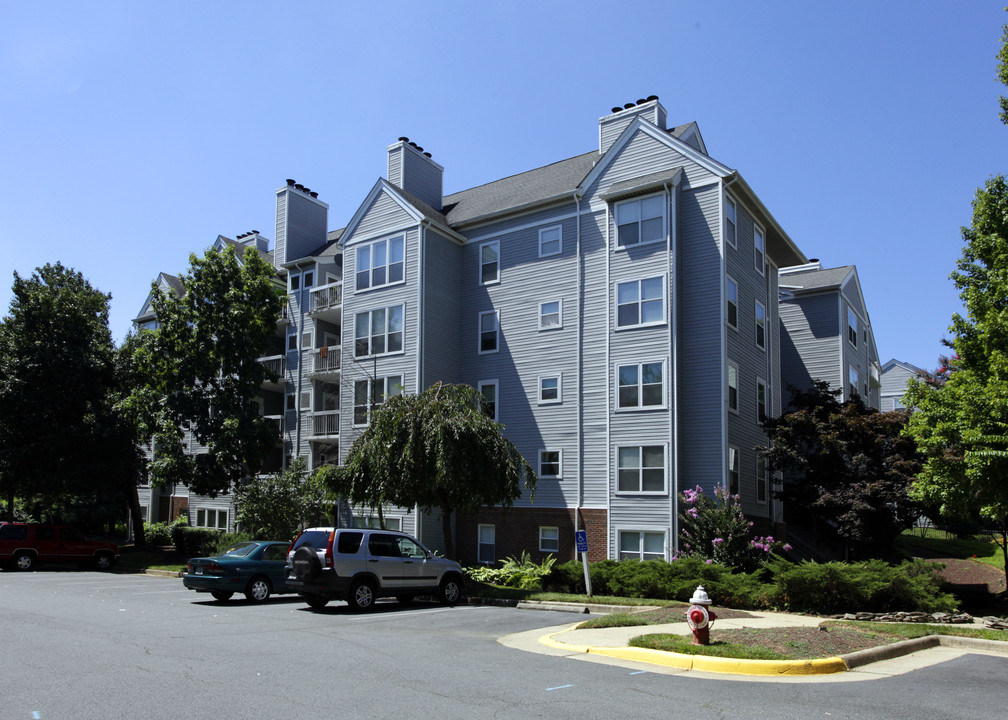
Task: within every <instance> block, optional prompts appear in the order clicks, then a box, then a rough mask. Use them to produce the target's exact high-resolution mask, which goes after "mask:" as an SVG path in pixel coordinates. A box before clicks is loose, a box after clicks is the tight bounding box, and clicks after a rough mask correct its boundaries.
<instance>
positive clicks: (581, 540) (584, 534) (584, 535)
mask: <svg viewBox="0 0 1008 720" xmlns="http://www.w3.org/2000/svg"><path fill="white" fill-rule="evenodd" d="M574 540H575V542H576V543H577V551H578V552H580V553H586V552H588V531H587V530H576V531H575V532H574Z"/></svg>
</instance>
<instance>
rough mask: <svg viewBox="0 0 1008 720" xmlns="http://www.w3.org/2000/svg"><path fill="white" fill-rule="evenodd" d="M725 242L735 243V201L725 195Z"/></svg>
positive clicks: (733, 245)
mask: <svg viewBox="0 0 1008 720" xmlns="http://www.w3.org/2000/svg"><path fill="white" fill-rule="evenodd" d="M724 207H725V242H726V243H728V244H729V245H731V246H732V247H736V245H735V201H734V200H732V199H731V197H729V196H728V195H725V206H724Z"/></svg>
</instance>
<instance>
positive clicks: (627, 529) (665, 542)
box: [613, 523, 669, 560]
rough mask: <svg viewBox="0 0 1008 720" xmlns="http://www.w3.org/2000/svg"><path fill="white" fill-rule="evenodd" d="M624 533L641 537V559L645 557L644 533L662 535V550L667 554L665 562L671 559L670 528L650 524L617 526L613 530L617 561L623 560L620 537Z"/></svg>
mask: <svg viewBox="0 0 1008 720" xmlns="http://www.w3.org/2000/svg"><path fill="white" fill-rule="evenodd" d="M623 533H637V534H638V535H639V536H640V540H641V543H640V552H639V555H640V558H639V559H643V557H644V537H643V535H644V533H649V534H654V535H661V536H662V550H663V552H664V553H665V557H664V558H662V559H663V560H668V558H669V529H668V527H662V526H660V525H653V524H650V523H637V524H635V525H616V526H615V527H614V528H613V539H614V540H615V548H614V549H615V553H614V557H615V559H616V560H622V558H621V557H620V535H622V534H623Z"/></svg>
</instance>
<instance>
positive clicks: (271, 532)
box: [234, 458, 328, 539]
mask: <svg viewBox="0 0 1008 720" xmlns="http://www.w3.org/2000/svg"><path fill="white" fill-rule="evenodd" d="M327 496H328V492H327V490H326V487H325V486H324V485H323V484H322V483H321V482H320V481H319V480H317V479H316V476H314V475H312V476H309V475H308V473H307V472H306V470H305V461H304V459H303V458H297V459H296V460H294V462H293V463H291V466H290V467H289V468H287V469H286V470H285V471H284V472H282V473H277V474H274V475H266V476H257V477H255V478H248V479H246V480H243V481H241V482H240V483H239V484H238V485H237V486H236V487H235V493H234V501H235V506H236V508H237V515H236V517H235V519H236V521H237V522H238V524H239V525H240V526H241V528H242V530H243V531H245V532H249V533H252V534H253V535H256V536H259V537H264V538H275V539H288V538H293V537H294V534H295V533H296V532H297V530H298V529H299V528H302V527H304V526H305V525H307V524H308V523H311V522H314V521H315V520H316V519H317V518H318V517H319V516H321V515H324V514H325V513H326V510H327V509H328V503H327Z"/></svg>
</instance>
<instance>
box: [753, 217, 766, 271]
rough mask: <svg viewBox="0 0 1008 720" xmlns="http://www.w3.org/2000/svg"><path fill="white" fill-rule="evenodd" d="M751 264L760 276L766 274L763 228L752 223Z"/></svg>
mask: <svg viewBox="0 0 1008 720" xmlns="http://www.w3.org/2000/svg"><path fill="white" fill-rule="evenodd" d="M753 263H754V264H755V266H756V272H758V273H759V274H760V275H763V274H764V273H766V242H765V240H764V236H763V228H761V227H760V226H759V225H757V224H755V223H753Z"/></svg>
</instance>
